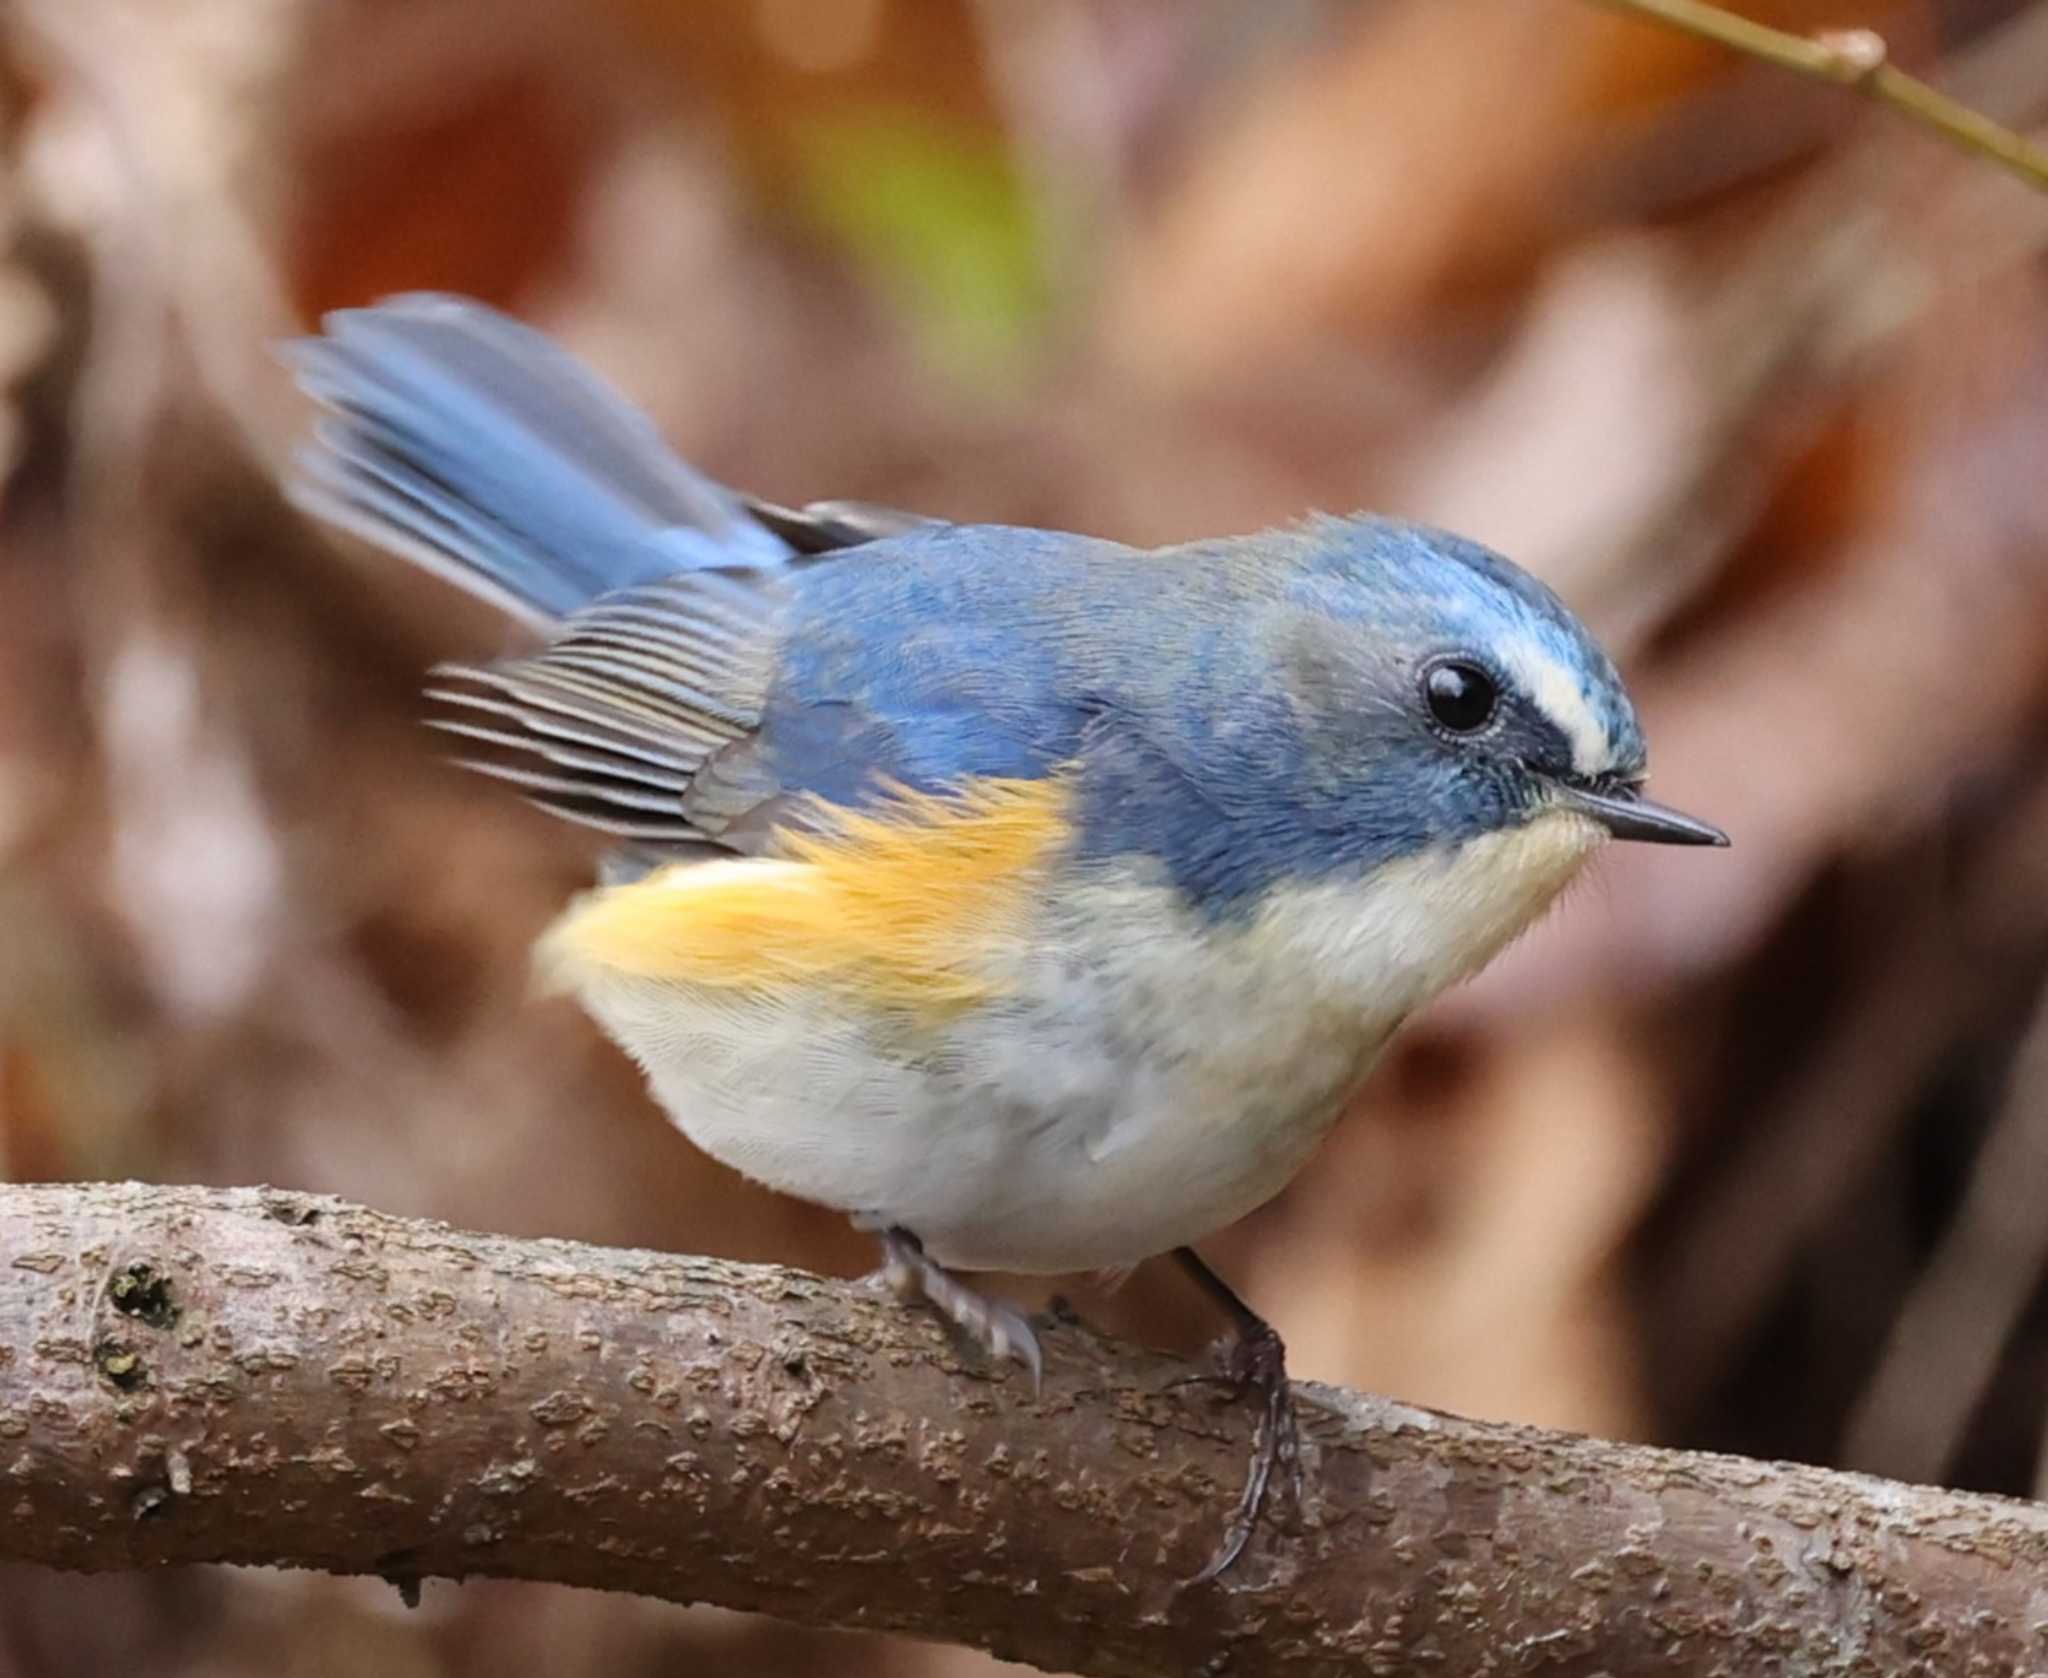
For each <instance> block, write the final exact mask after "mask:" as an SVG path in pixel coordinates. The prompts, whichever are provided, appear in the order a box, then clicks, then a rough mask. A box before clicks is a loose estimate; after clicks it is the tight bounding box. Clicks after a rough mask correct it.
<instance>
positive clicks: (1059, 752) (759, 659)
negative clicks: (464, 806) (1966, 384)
mask: <svg viewBox="0 0 2048 1678" xmlns="http://www.w3.org/2000/svg"><path fill="white" fill-rule="evenodd" d="M1125 551H1127V550H1122V549H1118V548H1116V546H1115V545H1114V544H1112V543H1098V542H1094V541H1091V540H1089V539H1087V538H1083V537H1078V536H1061V535H1056V534H1053V533H1049V532H1042V531H1027V530H1010V529H1004V528H997V527H977V526H955V525H921V526H918V527H916V528H914V529H912V530H911V531H910V532H909V533H908V534H906V535H903V536H893V537H891V536H878V537H877V538H876V539H875V540H874V541H873V542H872V543H870V544H868V545H867V547H866V548H865V549H864V554H865V557H864V558H863V559H862V560H861V561H860V563H858V564H846V563H832V562H829V561H828V560H827V559H826V558H825V557H824V556H820V557H819V558H814V559H795V560H792V561H790V562H789V563H787V564H785V565H782V566H778V567H775V568H772V569H765V570H763V569H751V568H740V569H718V568H713V569H706V570H700V571H691V572H684V573H679V574H677V575H675V576H672V577H668V578H664V579H662V580H661V581H659V582H654V583H649V584H645V585H642V586H640V587H636V588H631V589H626V590H622V591H619V592H618V593H615V594H612V595H608V596H606V597H604V598H603V599H601V600H599V601H597V602H595V603H594V604H593V605H591V606H588V607H586V608H585V609H584V610H582V611H580V612H577V613H574V614H572V615H571V616H569V617H568V618H567V619H565V620H564V621H563V622H562V624H561V625H560V626H559V628H558V630H557V632H556V634H555V637H554V639H553V640H552V641H551V642H550V643H549V644H548V645H547V646H546V647H545V648H543V649H542V650H541V651H539V652H537V653H534V654H531V655H528V656H526V657H522V658H514V659H509V660H504V661H501V662H498V663H495V664H484V665H456V666H446V667H443V669H442V670H441V671H440V672H439V673H438V674H439V675H440V677H441V680H440V682H439V684H438V685H437V686H436V688H435V689H434V690H433V691H434V697H435V698H436V699H437V700H439V701H440V702H441V703H442V704H443V705H444V706H445V707H446V710H445V712H444V713H443V714H442V715H441V716H439V717H437V718H436V722H437V724H438V726H440V727H442V728H444V729H448V730H450V731H451V732H454V733H456V734H458V735H460V736H462V737H463V740H464V743H465V746H467V747H469V748H471V750H470V751H469V752H468V754H467V755H466V756H465V758H464V760H463V761H464V762H465V763H466V764H467V765H468V766H469V767H471V768H474V769H478V770H481V771H482V772H484V773H486V774H490V775H494V776H496V777H498V778H499V779H502V780H506V781H510V782H512V783H513V784H515V785H516V786H518V787H519V788H520V789H521V790H522V791H523V792H524V793H525V794H526V795H527V797H528V798H529V799H531V800H532V801H533V802H534V803H536V804H538V805H540V806H541V807H542V808H543V809H546V810H548V811H550V812H551V813H553V814H555V815H558V816H561V817H563V818H565V819H567V820H570V821H575V822H579V823H582V824H584V825H586V826H591V827H596V828H599V829H601V830H603V831H605V832H607V833H610V834H613V835H615V836H616V837H618V838H619V839H621V840H622V841H626V842H630V843H631V844H633V845H635V846H636V847H638V848H639V849H640V850H641V851H643V852H648V851H651V852H652V853H654V854H655V855H657V856H658V855H663V854H672V853H674V852H677V851H701V849H702V848H703V847H705V846H707V845H711V846H716V847H718V848H720V849H723V850H726V851H728V852H737V853H740V854H743V855H761V854H773V853H775V852H777V851H778V850H780V849H783V848H784V841H785V840H786V837H787V835H788V834H789V833H790V832H791V831H793V830H797V829H801V828H803V827H805V826H806V825H807V824H808V823H810V822H812V821H814V820H815V819H816V817H817V815H818V812H819V811H820V810H821V809H822V808H825V807H830V808H833V809H837V810H840V811H858V810H862V809H866V808H869V807H871V806H873V805H874V804H875V803H876V802H877V801H878V800H879V799H882V798H885V797H886V796H887V795H888V794H889V793H890V792H891V791H892V790H894V791H901V790H904V789H908V790H910V791H913V792H923V793H938V794H943V793H946V792H949V791H957V790H959V789H961V788H965V787H969V786H972V785H975V784H977V783H980V782H987V781H996V780H1002V781H1009V782H1017V781H1032V780H1038V779H1043V778H1046V777H1049V776H1051V775H1053V774H1054V773H1055V772H1056V771H1057V770H1058V769H1059V767H1060V766H1061V765H1062V764H1063V763H1065V762H1067V761H1069V760H1070V759H1071V757H1072V756H1073V753H1074V752H1075V750H1076V749H1077V746H1078V743H1079V741H1080V739H1081V736H1082V732H1083V730H1084V728H1085V726H1086V724H1087V721H1088V715H1089V713H1088V712H1087V709H1086V707H1085V704H1084V697H1085V696H1084V695H1083V693H1082V692H1081V691H1080V689H1079V688H1077V687H1076V685H1075V683H1074V681H1073V679H1072V673H1071V672H1063V671H1062V670H1061V669H1060V668H1059V667H1057V666H1056V664H1055V662H1054V660H1053V658H1052V656H1051V653H1050V652H1049V648H1051V647H1054V646H1057V645H1058V644H1060V643H1061V642H1062V641H1063V640H1071V639H1072V637H1070V636H1062V635H1061V634H1059V633H1058V631H1057V627H1056V625H1055V626H1054V627H1053V628H1052V630H1051V632H1047V625H1046V624H1045V623H1044V622H1042V621H1041V620H1042V619H1044V618H1045V617H1046V615H1047V614H1051V616H1052V617H1053V618H1054V619H1057V620H1061V621H1066V620H1067V619H1069V618H1070V617H1071V616H1072V615H1073V614H1075V613H1077V612H1079V611H1082V610H1085V601H1084V600H1081V599H1078V598H1076V596H1078V595H1079V594H1081V593H1083V592H1085V591H1084V590H1081V589H1079V588H1077V587H1076V585H1075V579H1076V578H1077V577H1080V576H1082V575H1084V574H1085V572H1086V570H1087V569H1088V566H1089V563H1090V562H1091V561H1092V560H1095V559H1099V557H1100V556H1101V555H1102V554H1104V553H1121V552H1125Z"/></svg>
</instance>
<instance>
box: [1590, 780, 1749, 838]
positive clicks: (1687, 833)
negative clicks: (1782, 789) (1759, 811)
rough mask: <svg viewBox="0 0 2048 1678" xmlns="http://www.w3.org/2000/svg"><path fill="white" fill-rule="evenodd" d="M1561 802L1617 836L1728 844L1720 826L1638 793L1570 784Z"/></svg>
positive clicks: (1726, 836)
mask: <svg viewBox="0 0 2048 1678" xmlns="http://www.w3.org/2000/svg"><path fill="white" fill-rule="evenodd" d="M1557 801H1558V803H1560V804H1561V805H1563V806H1564V807H1565V808H1566V809H1567V810H1576V811H1578V812H1579V814H1580V815H1582V816H1590V817H1592V818H1593V820H1594V821H1596V822H1598V823H1599V824H1600V825H1601V826H1602V827H1604V828H1606V829H1607V831H1608V832H1609V833H1611V834H1613V835H1614V837H1615V838H1617V839H1641V840H1644V841H1645V842H1647V843H1649V844H1652V845H1725V844H1727V843H1728V835H1727V834H1725V833H1723V832H1722V831H1721V830H1720V829H1719V828H1718V827H1714V826H1712V825H1711V824H1709V823H1707V822H1703V821H1695V820H1694V819H1693V818H1692V817H1691V816H1688V815H1683V814H1681V813H1680V812H1679V811H1677V810H1674V809H1672V808H1671V807H1670V805H1668V804H1656V803H1653V802H1651V801H1650V800H1649V799H1647V798H1644V797H1642V796H1641V795H1640V794H1638V793H1634V792H1628V791H1625V790H1616V791H1613V792H1595V791H1594V790H1593V789H1592V788H1591V787H1580V786H1572V785H1570V784H1569V783H1566V784H1564V785H1561V786H1560V787H1559V788H1558V789H1557Z"/></svg>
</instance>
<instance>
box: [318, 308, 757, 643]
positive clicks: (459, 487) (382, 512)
mask: <svg viewBox="0 0 2048 1678" xmlns="http://www.w3.org/2000/svg"><path fill="white" fill-rule="evenodd" d="M323 326H324V329H325V330H324V334H323V335H322V336H321V337H317V338H308V339H302V340H300V341H298V342H297V343H294V344H292V345H290V346H288V347H287V350H286V355H287V358H288V359H289V360H290V361H291V363H292V364H293V366H294V367H295V368H296V370H297V372H298V376H299V382H300V383H301V385H302V386H303V387H304V388H305V389H306V391H307V392H308V393H309V394H310V395H312V396H313V397H315V398H316V399H317V400H319V401H320V402H322V403H323V404H325V405H326V406H327V407H328V408H329V409H330V410H331V417H330V418H329V419H328V420H327V421H326V422H325V423H323V425H322V426H321V427H320V429H319V431H318V432H317V433H316V435H315V439H314V441H313V443H312V444H311V445H310V446H309V447H308V448H307V449H306V451H305V452H304V453H303V454H302V456H301V458H300V462H299V477H298V479H297V481H296V482H295V483H294V484H293V486H292V492H293V496H294V498H295V499H296V500H298V501H299V502H300V503H301V504H302V505H304V506H306V507H307V508H308V509H309V510H310V511H313V512H315V513H317V514H319V515H320V516H321V517H323V518H326V519H329V520H332V521H333V522H335V523H338V524H341V525H344V526H346V527H348V528H350V529H352V530H354V531H356V532H357V533H358V534H360V535H362V536H364V537H366V538H367V539H369V540H370V541H373V542H376V543H378V544H379V545H380V546H383V547H386V548H390V549H392V550H394V551H396V552H398V553H400V554H403V555H404V556H405V557H407V558H409V559H412V560H413V561H415V562H416V563H418V564H420V565H422V566H424V567H426V568H427V569H429V570H432V571H434V572H436V573H438V574H440V575H442V576H445V577H447V578H449V579H450V580H451V581H453V582H456V583H458V584H460V585H461V586H463V587H465V588H467V589H469V590H470V591H471V592H472V593H475V594H479V595H482V596H484V597H485V598H487V599H490V600H492V601H494V602H495V603H497V604H498V605H500V606H503V607H505V608H506V609H507V610H510V611H512V612H514V613H516V614H517V615H519V616H522V617H524V618H526V619H528V620H529V621H531V622H533V623H536V624H538V625H542V626H545V625H547V624H550V623H552V622H554V621H556V620H558V619H560V618H562V617H564V616H566V615H567V614H569V613H570V612H573V611H575V610H576V609H577V608H579V607H581V606H583V605H584V604H586V603H587V602H589V601H590V600H593V599H595V598H596V597H597V596H599V595H602V594H607V593H610V592H611V591H613V590H615V589H619V588H625V587H629V586H631V585H633V584H636V583H646V582H652V581H655V580H657V579H659V578H661V577H665V576H670V575H673V574H674V573H676V572H678V571H685V570H694V569H701V568H704V567H707V566H714V565H741V566H748V565H754V566H758V565H773V564H776V563H779V562H780V561H781V560H782V559H784V558H786V557H787V556H788V555H789V554H790V552H791V549H790V546H789V544H787V543H786V542H784V541H783V540H782V538H781V537H779V536H777V535H775V534H773V533H772V532H771V531H769V530H768V529H767V528H765V527H764V526H763V525H762V524H761V523H759V522H757V520H756V519H755V518H754V517H753V516H752V515H751V514H750V512H749V510H748V508H747V505H746V503H745V502H743V501H742V500H741V499H740V497H739V496H737V495H735V494H734V493H733V492H732V491H730V490H728V489H725V488H724V487H723V486H721V485H719V484H716V483H714V482H713V481H712V480H711V479H709V478H707V477H705V476H704V475H703V474H702V473H700V472H697V471H695V470H693V469H692V468H691V467H689V466H687V465H686V464H684V462H683V461H682V460H680V459H678V458H677V457H676V455H675V454H674V453H672V452H671V451H670V449H669V448H668V446H667V445H666V444H665V443H664V442H663V441H662V440H661V436H660V434H659V433H658V432H657V431H656V430H655V428H654V425H653V424H652V422H651V421H649V420H648V418H647V417H646V416H645V415H644V414H642V413H640V412H639V411H638V410H637V409H635V408H634V407H632V406H631V405H630V404H629V403H628V402H626V400H625V399H624V398H623V397H621V396H620V395H619V394H618V393H617V392H616V391H614V390H612V389H611V388H610V387H609V386H607V385H605V384H604V383H602V382H601V381H600V380H599V379H597V378H596V377H595V376H594V375H593V374H591V373H590V372H588V371H587V370H586V369H585V368H584V367H582V366H581V365H580V364H579V363H577V362H575V361H574V360H572V359H571V358H570V357H569V356H567V355H565V354H564V353H563V352H562V351H561V350H558V349H556V348H555V347H554V346H553V345H552V344H550V343H549V342H548V341H547V339H545V338H543V337H542V336H541V335H540V334H539V333H537V332H534V331H532V330H531V329H530V328H528V327H525V326H522V325H520V324H519V323H518V322H516V321H514V320H511V319H509V318H508V317H506V316H504V315H501V314H498V313H497V312H495V311H494V310H491V309H488V308H485V307H484V306H483V305H481V304H477V303H471V302H468V301H465V300H463V299H460V298H453V297H440V296H432V295H411V296H404V297H395V298H391V299H388V300H387V301H385V302H383V303H380V304H378V305H376V306H375V307H374V308H368V309H347V310H342V311H339V312H337V313H335V314H331V315H329V316H328V317H327V318H326V320H325V321H324V322H323Z"/></svg>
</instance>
